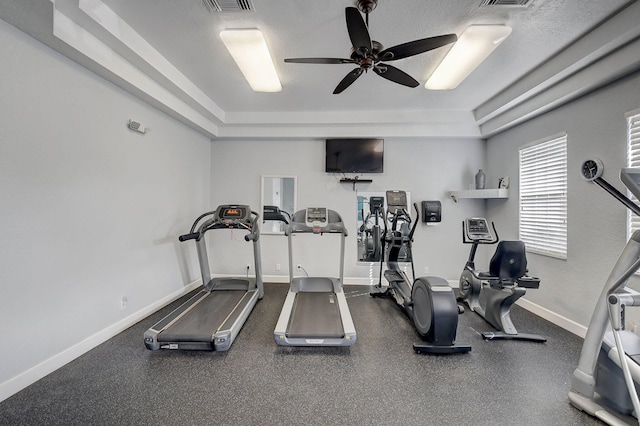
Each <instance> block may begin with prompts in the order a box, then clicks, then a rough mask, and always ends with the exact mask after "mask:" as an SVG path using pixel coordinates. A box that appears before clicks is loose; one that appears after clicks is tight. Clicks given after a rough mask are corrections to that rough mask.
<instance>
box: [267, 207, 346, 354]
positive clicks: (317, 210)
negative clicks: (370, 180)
mask: <svg viewBox="0 0 640 426" xmlns="http://www.w3.org/2000/svg"><path fill="white" fill-rule="evenodd" d="M296 233H313V234H317V235H323V234H339V235H340V237H341V245H340V278H327V277H295V278H294V276H293V247H292V246H293V244H292V239H293V234H296ZM286 234H287V238H288V242H289V281H290V287H289V292H288V293H287V297H286V299H285V302H284V306H283V307H282V311H281V312H280V317H279V318H278V323H277V324H276V328H275V331H274V338H275V341H276V343H277V344H278V345H281V346H351V345H353V344H354V343H355V342H356V330H355V327H354V325H353V320H352V319H351V313H350V312H349V306H348V305H347V299H346V298H345V296H344V292H343V291H342V282H343V278H344V241H345V237H346V236H347V230H346V228H345V227H344V224H343V222H342V218H341V217H340V215H339V214H338V213H337V212H335V211H333V210H329V209H327V208H325V207H310V208H307V209H306V210H300V211H298V212H296V213H295V214H294V215H293V217H292V219H291V222H290V223H289V225H288V226H287V229H286Z"/></svg>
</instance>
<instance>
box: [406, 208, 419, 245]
mask: <svg viewBox="0 0 640 426" xmlns="http://www.w3.org/2000/svg"><path fill="white" fill-rule="evenodd" d="M413 208H414V209H416V220H415V221H414V222H413V226H412V227H411V231H410V232H409V241H413V233H414V232H416V227H417V226H418V221H419V219H420V209H419V208H418V203H413Z"/></svg>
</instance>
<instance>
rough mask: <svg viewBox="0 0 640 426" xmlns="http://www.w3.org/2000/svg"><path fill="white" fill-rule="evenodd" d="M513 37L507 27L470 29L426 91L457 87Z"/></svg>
mask: <svg viewBox="0 0 640 426" xmlns="http://www.w3.org/2000/svg"><path fill="white" fill-rule="evenodd" d="M509 34H511V27H507V26H506V25H471V26H469V27H468V28H467V29H466V30H464V32H463V33H462V35H461V36H460V37H459V38H458V41H456V43H455V44H454V45H453V47H452V48H451V50H449V53H447V56H445V57H444V59H443V60H442V62H441V63H440V65H438V68H436V70H435V71H434V72H433V74H431V77H429V79H428V80H427V82H426V83H425V85H424V87H425V88H426V89H429V90H452V89H455V88H456V87H458V84H460V83H461V82H462V81H463V80H464V79H465V78H467V76H468V75H469V74H471V72H472V71H473V70H474V69H476V67H477V66H478V65H480V64H481V63H482V61H484V60H485V59H487V57H488V56H489V55H490V54H491V52H493V50H494V49H495V48H496V47H498V46H499V45H500V43H502V42H503V41H504V39H506V38H507V37H508V36H509Z"/></svg>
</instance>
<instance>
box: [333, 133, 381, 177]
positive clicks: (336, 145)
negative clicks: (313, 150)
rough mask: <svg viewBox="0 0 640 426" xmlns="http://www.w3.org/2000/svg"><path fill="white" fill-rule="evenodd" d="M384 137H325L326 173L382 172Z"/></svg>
mask: <svg viewBox="0 0 640 426" xmlns="http://www.w3.org/2000/svg"><path fill="white" fill-rule="evenodd" d="M383 157H384V139H376V138H359V139H327V141H326V157H325V171H326V172H327V173H336V172H337V173H382V171H383Z"/></svg>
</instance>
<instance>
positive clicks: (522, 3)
mask: <svg viewBox="0 0 640 426" xmlns="http://www.w3.org/2000/svg"><path fill="white" fill-rule="evenodd" d="M531 3H533V0H482V2H481V3H480V7H483V6H509V7H528V6H529V5H530V4H531Z"/></svg>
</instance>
